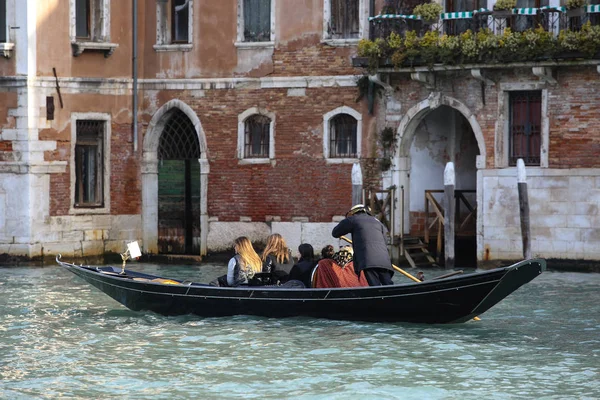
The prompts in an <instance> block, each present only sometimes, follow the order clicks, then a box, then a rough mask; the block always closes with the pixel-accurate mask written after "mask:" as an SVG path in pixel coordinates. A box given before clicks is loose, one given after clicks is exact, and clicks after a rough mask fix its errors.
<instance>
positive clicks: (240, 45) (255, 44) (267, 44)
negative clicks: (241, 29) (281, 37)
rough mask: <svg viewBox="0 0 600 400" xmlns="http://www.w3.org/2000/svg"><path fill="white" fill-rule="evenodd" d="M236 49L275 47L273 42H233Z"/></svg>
mask: <svg viewBox="0 0 600 400" xmlns="http://www.w3.org/2000/svg"><path fill="white" fill-rule="evenodd" d="M235 47H237V48H238V49H248V50H252V49H268V48H273V47H275V42H235Z"/></svg>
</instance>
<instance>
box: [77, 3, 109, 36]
mask: <svg viewBox="0 0 600 400" xmlns="http://www.w3.org/2000/svg"><path fill="white" fill-rule="evenodd" d="M106 1H107V0H75V38H76V39H77V40H82V41H90V42H103V41H106V36H107V32H106V27H105V26H104V24H105V18H106V17H107V16H106V15H105V14H106V10H105V2H106Z"/></svg>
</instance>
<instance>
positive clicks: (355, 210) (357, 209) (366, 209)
mask: <svg viewBox="0 0 600 400" xmlns="http://www.w3.org/2000/svg"><path fill="white" fill-rule="evenodd" d="M361 212H364V213H367V214H369V215H371V209H370V208H369V206H365V205H364V204H357V205H355V206H354V207H352V208H351V209H350V211H348V212H347V213H346V217H350V216H352V215H354V214H358V213H361Z"/></svg>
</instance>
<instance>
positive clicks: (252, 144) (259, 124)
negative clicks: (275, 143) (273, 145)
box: [244, 115, 271, 158]
mask: <svg viewBox="0 0 600 400" xmlns="http://www.w3.org/2000/svg"><path fill="white" fill-rule="evenodd" d="M270 130H271V120H270V119H269V118H268V117H266V116H264V115H253V116H251V117H249V118H248V119H247V120H246V122H245V135H244V137H245V139H244V158H268V157H269V145H270V143H269V142H270V140H269V139H270V138H269V137H270Z"/></svg>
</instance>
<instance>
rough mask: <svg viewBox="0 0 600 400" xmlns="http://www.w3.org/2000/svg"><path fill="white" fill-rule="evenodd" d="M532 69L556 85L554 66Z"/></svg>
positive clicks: (541, 78) (545, 80)
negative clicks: (553, 72) (553, 74)
mask: <svg viewBox="0 0 600 400" xmlns="http://www.w3.org/2000/svg"><path fill="white" fill-rule="evenodd" d="M531 71H532V72H533V74H534V75H535V76H537V77H538V78H540V80H542V81H544V82H547V83H549V84H552V85H556V79H554V77H553V76H552V68H549V67H532V68H531Z"/></svg>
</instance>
